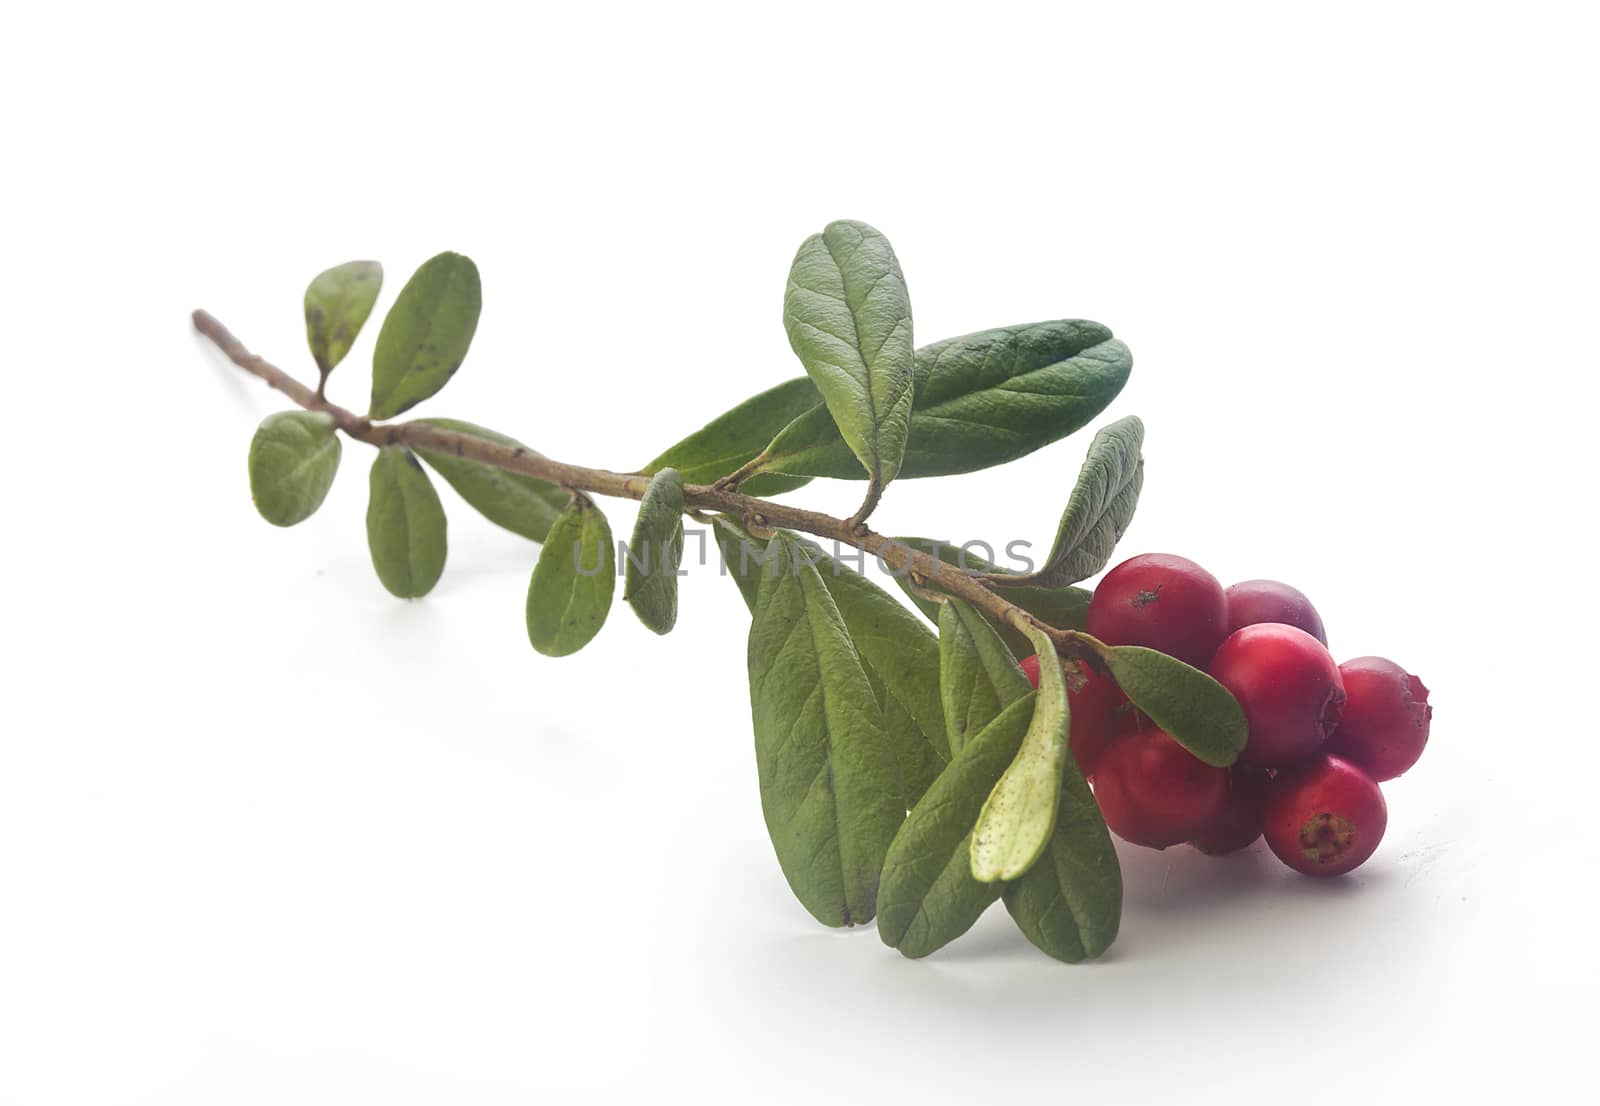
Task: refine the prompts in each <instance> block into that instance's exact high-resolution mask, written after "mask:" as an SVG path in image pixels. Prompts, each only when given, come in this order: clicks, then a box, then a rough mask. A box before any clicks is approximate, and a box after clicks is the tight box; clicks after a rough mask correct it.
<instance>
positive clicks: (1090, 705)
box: [1021, 656, 1144, 779]
mask: <svg viewBox="0 0 1600 1106" xmlns="http://www.w3.org/2000/svg"><path fill="white" fill-rule="evenodd" d="M1021 665H1022V671H1023V674H1024V675H1026V676H1027V677H1028V682H1029V683H1031V684H1032V685H1033V686H1034V687H1036V688H1037V687H1038V686H1039V658H1038V657H1037V656H1031V657H1023V658H1022V661H1021ZM1067 667H1068V671H1067V706H1068V708H1069V711H1070V714H1071V722H1070V724H1069V729H1068V738H1067V743H1068V745H1069V746H1070V748H1071V749H1072V756H1073V758H1074V759H1075V760H1077V762H1078V770H1079V771H1081V772H1082V773H1083V776H1084V778H1085V779H1088V778H1089V777H1090V776H1092V775H1094V769H1095V764H1096V763H1097V762H1098V761H1099V759H1100V754H1101V753H1103V752H1104V751H1105V748H1106V746H1107V745H1109V744H1111V742H1112V740H1113V739H1115V738H1116V737H1118V736H1120V735H1122V734H1125V733H1132V732H1134V731H1135V730H1137V729H1138V728H1139V726H1140V724H1141V722H1142V721H1143V718H1144V716H1143V715H1141V714H1140V713H1139V712H1138V710H1137V709H1135V708H1134V705H1133V704H1132V703H1130V702H1129V701H1128V696H1127V694H1126V693H1125V692H1124V691H1123V690H1122V689H1121V688H1120V687H1118V686H1117V685H1116V684H1115V683H1114V682H1113V681H1111V680H1110V679H1108V678H1106V677H1105V676H1102V675H1100V674H1099V673H1097V672H1096V671H1094V669H1092V668H1090V667H1089V666H1088V665H1086V664H1080V665H1077V666H1075V667H1074V666H1072V665H1068V666H1067Z"/></svg>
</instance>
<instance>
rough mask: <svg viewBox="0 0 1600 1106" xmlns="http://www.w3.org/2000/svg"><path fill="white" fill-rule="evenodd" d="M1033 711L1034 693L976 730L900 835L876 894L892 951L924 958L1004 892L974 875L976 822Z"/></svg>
mask: <svg viewBox="0 0 1600 1106" xmlns="http://www.w3.org/2000/svg"><path fill="white" fill-rule="evenodd" d="M1032 714H1033V692H1032V691H1031V690H1029V691H1028V692H1027V693H1026V694H1025V695H1024V696H1023V697H1022V698H1020V699H1017V700H1016V701H1014V702H1013V703H1012V704H1011V705H1010V706H1009V707H1007V708H1006V709H1005V710H1004V711H1002V712H1001V713H1000V714H998V715H996V716H995V717H994V718H993V719H991V720H990V721H989V723H988V725H986V726H984V727H983V729H981V730H979V731H978V732H977V733H976V734H974V735H973V737H972V740H971V741H968V742H967V743H966V745H965V746H964V747H963V748H962V750H961V752H960V753H959V754H957V756H956V758H955V760H953V761H951V763H950V767H949V768H947V769H945V770H944V772H943V773H941V774H940V776H939V778H938V779H937V780H935V781H934V782H933V786H932V787H930V788H929V789H928V793H927V794H926V795H924V796H923V797H922V800H921V801H920V802H918V803H917V804H916V806H915V807H913V808H912V811H911V815H910V817H908V818H907V819H906V820H905V823H904V824H903V825H901V827H900V831H899V832H898V833H896V834H895V837H894V842H893V843H892V844H891V845H890V846H889V854H888V856H887V857H885V858H884V862H883V882H882V885H881V887H880V888H879V891H878V936H879V937H880V938H882V940H883V943H884V944H886V945H888V946H889V947H890V948H893V949H899V950H900V952H901V953H903V954H904V955H906V956H910V957H920V956H927V955H928V954H929V953H931V952H934V951H936V950H938V949H940V948H942V947H944V946H945V945H947V944H949V943H950V942H951V941H954V940H955V939H956V938H957V937H960V936H961V935H962V934H963V933H965V932H966V931H967V930H969V929H971V928H972V924H973V923H974V922H976V921H977V920H978V918H979V916H980V915H982V914H983V912H984V911H985V910H987V909H988V908H989V905H990V904H991V903H993V902H994V900H995V899H997V898H999V897H1000V893H1001V890H1002V885H1001V884H998V883H981V882H979V881H978V880H976V879H974V878H973V877H972V861H971V849H972V827H973V825H974V823H976V822H977V820H978V815H979V813H980V812H981V811H982V809H983V803H984V800H985V798H987V796H988V794H989V791H990V789H991V788H993V787H994V785H995V783H996V781H998V780H999V779H1000V776H1001V774H1002V773H1003V772H1005V770H1006V766H1007V765H1008V764H1010V763H1011V761H1012V758H1013V757H1015V756H1016V755H1017V749H1018V747H1020V746H1021V744H1022V737H1023V734H1024V733H1025V732H1026V731H1027V728H1028V720H1029V719H1030V718H1031V717H1032Z"/></svg>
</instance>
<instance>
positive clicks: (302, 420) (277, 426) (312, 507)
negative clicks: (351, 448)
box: [250, 411, 340, 526]
mask: <svg viewBox="0 0 1600 1106" xmlns="http://www.w3.org/2000/svg"><path fill="white" fill-rule="evenodd" d="M339 449H340V446H339V434H338V431H337V430H336V429H335V428H334V421H333V416H332V415H330V414H328V413H326V412H324V411H279V412H278V413H277V414H275V415H268V416H267V417H266V418H265V419H263V420H262V422H261V425H260V426H258V427H256V433H255V437H253V438H251V439H250V498H251V499H253V500H254V501H255V504H256V510H257V511H260V512H261V517H262V518H264V519H266V520H267V521H268V522H270V523H272V525H274V526H293V525H294V524H295V523H297V522H304V521H305V520H306V519H308V518H310V517H311V516H312V515H313V514H315V513H316V510H317V508H318V507H320V506H322V501H323V500H324V499H326V498H327V497H328V489H329V488H331V487H333V478H334V476H335V475H336V474H337V473H338V471H339Z"/></svg>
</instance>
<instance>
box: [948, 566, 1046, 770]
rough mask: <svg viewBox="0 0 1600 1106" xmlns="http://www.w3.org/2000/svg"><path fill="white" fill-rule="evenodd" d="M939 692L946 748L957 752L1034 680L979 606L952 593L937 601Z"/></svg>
mask: <svg viewBox="0 0 1600 1106" xmlns="http://www.w3.org/2000/svg"><path fill="white" fill-rule="evenodd" d="M939 605H940V607H942V608H943V609H942V610H940V612H939V694H940V697H941V698H942V700H943V702H944V720H945V727H946V729H947V731H948V734H949V741H950V749H951V752H952V753H953V754H954V755H955V756H960V755H961V750H962V749H963V748H964V747H965V746H966V743H967V738H968V736H970V735H973V734H977V733H979V732H980V731H981V730H982V729H983V728H984V727H985V726H987V725H988V724H989V723H990V722H991V721H993V720H994V717H995V716H996V715H997V714H999V713H1000V712H1001V711H1002V710H1003V709H1005V708H1006V707H1008V706H1010V705H1011V704H1012V703H1014V702H1016V701H1017V700H1018V699H1020V698H1022V697H1023V696H1024V695H1027V694H1028V693H1029V692H1030V691H1031V690H1032V686H1031V685H1030V684H1029V683H1028V677H1027V676H1025V675H1023V673H1022V669H1021V668H1019V667H1018V666H1017V660H1016V657H1014V656H1013V655H1012V653H1011V650H1010V649H1009V648H1007V647H1006V643H1005V642H1004V641H1002V640H1001V639H1000V635H999V634H997V633H996V632H995V630H994V627H993V626H992V625H991V624H990V623H989V622H988V620H987V619H985V618H984V617H983V615H981V614H979V613H978V609H977V608H976V607H974V606H973V605H972V604H971V603H968V602H967V601H966V600H964V599H957V598H954V597H951V598H950V599H947V600H946V601H945V602H943V603H941V604H939Z"/></svg>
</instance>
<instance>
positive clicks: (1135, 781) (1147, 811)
mask: <svg viewBox="0 0 1600 1106" xmlns="http://www.w3.org/2000/svg"><path fill="white" fill-rule="evenodd" d="M1094 797H1095V801H1096V802H1098V803H1099V804H1100V813H1101V814H1103V815H1104V816H1105V819H1106V825H1107V826H1109V827H1111V831H1112V832H1113V833H1115V834H1116V835H1117V836H1118V837H1121V838H1122V839H1123V840H1124V841H1131V842H1133V844H1135V845H1146V846H1149V847H1150V848H1152V849H1164V848H1166V847H1167V846H1168V845H1178V844H1182V843H1183V842H1185V841H1189V840H1192V839H1194V838H1195V837H1197V836H1199V835H1200V834H1201V833H1203V832H1205V829H1206V827H1207V826H1209V825H1210V824H1211V823H1212V822H1213V821H1214V820H1215V819H1216V817H1217V816H1218V814H1220V813H1221V811H1222V808H1223V804H1225V803H1226V802H1227V801H1228V770H1227V769H1226V768H1213V767H1211V765H1209V764H1206V763H1204V762H1202V761H1201V760H1200V759H1199V758H1197V757H1196V756H1195V755H1194V754H1193V753H1191V752H1189V750H1187V749H1185V748H1184V747H1183V746H1182V745H1179V744H1178V743H1177V742H1176V741H1175V740H1173V738H1172V737H1171V735H1169V734H1167V733H1165V732H1163V731H1161V730H1157V729H1144V730H1140V731H1139V732H1138V733H1132V734H1125V735H1123V736H1122V737H1119V738H1117V739H1116V740H1115V741H1113V742H1112V743H1111V745H1110V746H1109V747H1108V748H1107V749H1106V751H1105V752H1104V753H1102V754H1101V756H1100V761H1099V763H1098V764H1097V765H1096V767H1095V774H1094Z"/></svg>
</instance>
